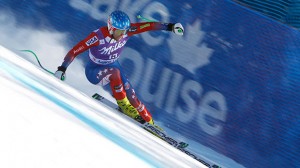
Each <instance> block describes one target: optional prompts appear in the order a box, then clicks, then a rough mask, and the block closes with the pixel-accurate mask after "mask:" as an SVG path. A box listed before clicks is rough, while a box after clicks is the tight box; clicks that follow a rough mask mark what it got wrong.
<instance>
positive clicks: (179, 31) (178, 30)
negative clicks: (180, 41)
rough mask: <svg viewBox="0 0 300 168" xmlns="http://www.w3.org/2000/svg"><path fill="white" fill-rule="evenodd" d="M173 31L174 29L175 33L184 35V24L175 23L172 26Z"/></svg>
mask: <svg viewBox="0 0 300 168" xmlns="http://www.w3.org/2000/svg"><path fill="white" fill-rule="evenodd" d="M172 31H173V32H174V33H175V34H177V35H180V36H182V35H183V32H184V28H183V26H182V25H181V23H175V24H174V25H173V26H172Z"/></svg>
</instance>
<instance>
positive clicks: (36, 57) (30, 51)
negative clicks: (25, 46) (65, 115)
mask: <svg viewBox="0 0 300 168" xmlns="http://www.w3.org/2000/svg"><path fill="white" fill-rule="evenodd" d="M20 51H23V52H29V53H31V54H32V55H33V56H34V57H35V59H36V60H37V62H38V64H39V66H40V67H41V68H42V69H43V70H44V71H46V72H48V73H50V74H52V75H54V73H53V72H51V71H49V70H48V69H46V68H44V67H43V65H42V64H41V62H40V60H39V58H38V56H37V55H36V54H35V53H34V52H33V51H32V50H20Z"/></svg>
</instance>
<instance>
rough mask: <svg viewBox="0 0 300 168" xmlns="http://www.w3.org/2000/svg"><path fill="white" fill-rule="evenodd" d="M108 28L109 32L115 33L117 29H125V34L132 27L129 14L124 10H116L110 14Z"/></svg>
mask: <svg viewBox="0 0 300 168" xmlns="http://www.w3.org/2000/svg"><path fill="white" fill-rule="evenodd" d="M107 28H108V31H109V34H111V35H112V34H113V33H114V31H115V30H123V31H124V34H126V33H127V30H128V29H129V28H130V19H129V16H128V15H127V14H126V13H125V12H123V11H119V10H117V11H114V12H112V13H111V14H110V15H109V16H108V20H107Z"/></svg>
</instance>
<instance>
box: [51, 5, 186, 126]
mask: <svg viewBox="0 0 300 168" xmlns="http://www.w3.org/2000/svg"><path fill="white" fill-rule="evenodd" d="M151 30H166V31H172V32H174V33H175V34H177V35H183V31H184V29H183V27H182V25H181V24H180V23H176V24H174V23H160V22H141V23H131V22H130V19H129V17H128V15H127V14H126V13H124V12H122V11H114V12H112V13H111V14H110V15H109V17H108V21H107V26H105V27H100V28H99V29H97V30H95V31H93V32H92V33H90V34H89V35H88V36H87V37H86V38H85V39H84V40H82V41H80V42H79V43H78V44H76V45H75V46H74V47H73V48H72V49H71V50H70V51H69V52H68V53H67V55H66V56H65V58H64V61H63V63H62V64H61V66H59V67H58V69H57V71H56V72H55V77H57V78H59V79H61V80H63V79H64V78H65V73H66V69H67V68H68V66H69V65H70V63H71V62H72V61H73V60H74V58H75V57H76V56H77V55H79V54H80V53H82V52H84V51H86V50H89V58H90V59H89V61H88V62H87V64H86V68H85V75H86V77H87V79H88V80H89V82H90V83H92V84H95V85H101V86H104V85H107V84H108V83H110V87H111V90H112V94H113V97H114V98H115V99H116V101H117V104H118V106H119V107H120V108H121V110H122V111H123V112H124V113H125V114H126V115H128V116H130V117H132V118H136V117H138V116H141V117H142V118H143V119H144V120H145V121H146V122H148V123H150V124H154V121H153V118H152V115H151V113H150V112H149V111H148V110H147V108H146V107H145V105H144V104H143V103H142V102H141V101H140V100H139V99H138V98H137V96H136V94H135V91H134V89H133V87H132V85H131V84H130V83H129V81H128V79H127V78H126V76H125V74H124V73H123V72H122V69H121V66H120V64H119V62H118V59H119V57H120V54H121V52H122V50H123V48H124V45H125V44H126V42H127V40H128V39H129V37H131V36H133V35H135V34H139V33H143V32H146V31H151Z"/></svg>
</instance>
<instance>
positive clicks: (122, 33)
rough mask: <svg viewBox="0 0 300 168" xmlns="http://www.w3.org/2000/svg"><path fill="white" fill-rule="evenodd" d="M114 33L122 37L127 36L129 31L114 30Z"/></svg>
mask: <svg viewBox="0 0 300 168" xmlns="http://www.w3.org/2000/svg"><path fill="white" fill-rule="evenodd" d="M113 32H114V35H116V36H121V35H125V34H127V32H128V30H120V29H116V28H114V30H113Z"/></svg>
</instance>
